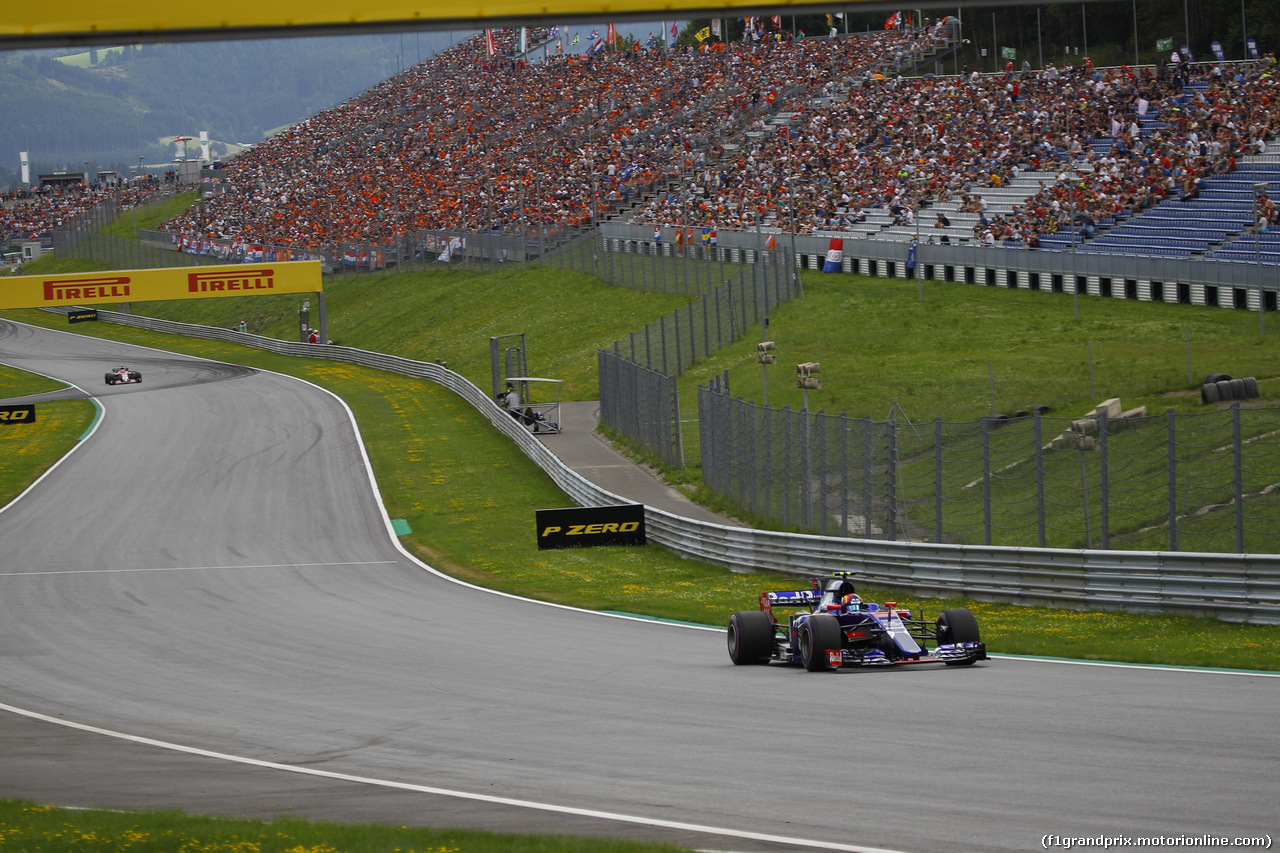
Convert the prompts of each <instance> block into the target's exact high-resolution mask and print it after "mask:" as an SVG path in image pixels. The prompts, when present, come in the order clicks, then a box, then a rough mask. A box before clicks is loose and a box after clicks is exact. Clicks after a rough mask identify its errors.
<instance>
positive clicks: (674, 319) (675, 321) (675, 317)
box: [663, 308, 693, 374]
mask: <svg viewBox="0 0 1280 853" xmlns="http://www.w3.org/2000/svg"><path fill="white" fill-rule="evenodd" d="M671 324H672V325H673V326H675V332H674V334H675V338H676V369H675V373H677V374H679V373H682V372H683V371H684V355H683V354H682V352H681V346H680V309H679V308H677V309H676V310H674V311H672V312H671ZM689 336H690V337H693V330H692V329H690V330H689ZM663 366H664V367H665V366H666V365H665V364H664V365H663ZM666 372H667V371H665V370H664V371H663V373H666Z"/></svg>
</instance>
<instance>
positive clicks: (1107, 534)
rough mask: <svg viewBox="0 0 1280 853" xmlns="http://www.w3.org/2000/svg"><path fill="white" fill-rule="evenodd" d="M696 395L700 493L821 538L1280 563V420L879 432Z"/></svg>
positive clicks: (997, 424)
mask: <svg viewBox="0 0 1280 853" xmlns="http://www.w3.org/2000/svg"><path fill="white" fill-rule="evenodd" d="M726 386H727V377H725V378H722V379H718V380H717V381H716V382H713V383H711V384H710V385H708V386H704V387H701V388H699V399H698V411H699V426H700V431H701V434H702V444H701V447H702V475H703V482H704V483H705V484H706V485H707V486H708V487H710V488H711V489H713V490H715V491H716V492H719V493H721V494H723V495H725V496H727V497H729V498H730V499H731V500H732V501H733V502H734V503H735V504H736V505H737V506H738V507H739V509H740V511H741V512H743V513H744V514H746V515H747V516H748V517H751V518H758V519H768V520H769V521H771V522H773V523H777V524H781V525H784V526H786V527H788V528H791V529H795V530H800V531H804V532H808V533H817V534H822V535H836V536H851V537H858V538H867V539H884V540H890V541H892V540H901V539H911V540H926V541H932V542H935V543H958V544H966V545H970V544H972V545H983V546H990V545H1004V546H1013V547H1020V546H1034V547H1038V548H1045V547H1054V548H1086V549H1087V548H1094V547H1099V548H1102V549H1130V548H1135V549H1144V550H1155V549H1162V550H1164V549H1167V550H1169V551H1202V552H1205V551H1224V552H1236V553H1245V552H1253V553H1275V552H1277V551H1280V409H1274V408H1253V407H1249V408H1245V407H1241V406H1240V404H1239V402H1234V403H1233V405H1232V407H1231V408H1230V409H1229V410H1224V411H1218V412H1211V413H1207V414H1177V413H1174V412H1173V411H1172V410H1170V411H1168V412H1166V413H1164V414H1161V415H1154V416H1147V415H1145V413H1144V414H1141V415H1137V414H1135V415H1134V416H1130V417H1116V415H1118V414H1119V411H1118V408H1117V409H1116V411H1108V410H1106V409H1103V410H1102V411H1100V412H1099V413H1098V414H1097V415H1096V416H1095V417H1092V418H1077V419H1066V418H1053V417H1048V416H1046V415H1044V414H1042V413H1040V412H1034V413H1029V414H1027V415H1026V416H1024V417H1016V418H1008V417H1004V416H998V417H987V418H982V419H981V420H977V421H970V422H966V423H944V422H943V421H942V419H940V418H939V419H937V420H935V421H933V422H932V423H923V424H912V423H910V422H899V421H898V420H897V419H895V418H890V419H889V420H885V421H873V420H872V419H871V418H869V417H867V418H851V417H849V416H848V415H845V414H840V415H829V414H826V413H825V412H816V413H814V412H806V411H794V410H792V409H791V408H790V407H787V408H783V409H772V408H769V407H767V406H760V405H757V404H756V403H753V402H750V401H747V400H743V399H742V398H736V399H735V398H733V397H732V396H731V395H730V394H729V393H727V389H726Z"/></svg>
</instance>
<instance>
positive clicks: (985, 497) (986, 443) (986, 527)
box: [982, 418, 991, 545]
mask: <svg viewBox="0 0 1280 853" xmlns="http://www.w3.org/2000/svg"><path fill="white" fill-rule="evenodd" d="M982 544H984V545H990V544H991V421H990V420H989V419H987V418H983V419H982Z"/></svg>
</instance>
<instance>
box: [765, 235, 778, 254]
mask: <svg viewBox="0 0 1280 853" xmlns="http://www.w3.org/2000/svg"><path fill="white" fill-rule="evenodd" d="M777 246H778V237H777V235H776V234H770V235H769V236H768V237H765V238H764V247H765V249H767V250H768V251H770V252H772V251H773V250H774V249H775V248H777Z"/></svg>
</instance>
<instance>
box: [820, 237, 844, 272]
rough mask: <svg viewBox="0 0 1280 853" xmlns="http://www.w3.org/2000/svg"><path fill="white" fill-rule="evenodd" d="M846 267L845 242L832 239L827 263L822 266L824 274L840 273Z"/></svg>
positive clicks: (837, 238)
mask: <svg viewBox="0 0 1280 853" xmlns="http://www.w3.org/2000/svg"><path fill="white" fill-rule="evenodd" d="M843 266H844V241H843V240H841V239H840V238H839V237H832V238H831V242H830V243H829V244H827V262H826V263H825V264H823V265H822V271H823V272H840V271H841V268H842V267H843Z"/></svg>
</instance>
